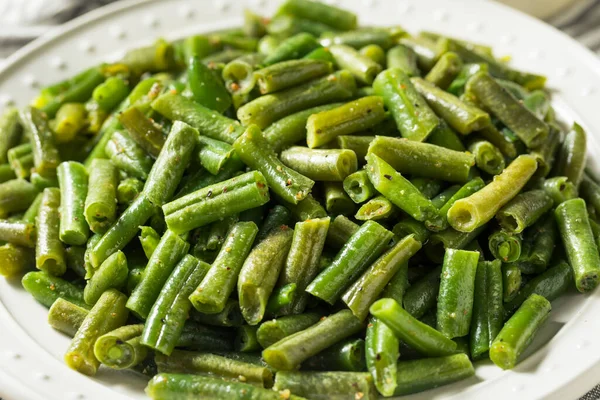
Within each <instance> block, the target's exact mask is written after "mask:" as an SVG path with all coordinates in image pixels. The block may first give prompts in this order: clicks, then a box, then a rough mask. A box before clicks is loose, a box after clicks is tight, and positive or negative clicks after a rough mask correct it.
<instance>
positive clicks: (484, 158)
mask: <svg viewBox="0 0 600 400" xmlns="http://www.w3.org/2000/svg"><path fill="white" fill-rule="evenodd" d="M469 151H470V152H471V153H473V155H474V156H475V165H477V168H479V169H480V170H482V171H483V172H485V173H487V174H490V175H498V174H499V173H501V172H502V170H504V167H505V166H506V165H505V163H504V155H503V154H502V152H500V150H499V149H498V148H497V147H496V146H494V145H493V144H491V143H490V142H488V141H487V140H481V139H475V140H473V141H471V142H470V143H469Z"/></svg>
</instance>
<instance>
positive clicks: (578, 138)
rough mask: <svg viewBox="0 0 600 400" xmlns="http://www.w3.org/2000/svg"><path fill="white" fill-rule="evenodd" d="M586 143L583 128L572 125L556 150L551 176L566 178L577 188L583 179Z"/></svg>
mask: <svg viewBox="0 0 600 400" xmlns="http://www.w3.org/2000/svg"><path fill="white" fill-rule="evenodd" d="M586 143H587V139H586V133H585V131H584V130H583V128H582V127H581V126H580V125H578V124H573V127H572V128H571V130H570V131H569V133H567V136H565V139H564V141H563V143H562V145H561V147H560V149H559V150H558V156H557V159H556V163H555V165H554V169H553V171H552V174H553V175H555V176H566V177H567V178H568V179H569V180H570V181H571V182H573V184H574V185H575V186H577V185H578V184H579V182H580V181H581V178H582V177H583V170H584V168H585V163H586V154H587V150H586V148H587V146H586Z"/></svg>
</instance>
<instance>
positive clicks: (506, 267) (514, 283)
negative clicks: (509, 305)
mask: <svg viewBox="0 0 600 400" xmlns="http://www.w3.org/2000/svg"><path fill="white" fill-rule="evenodd" d="M522 283H523V276H522V274H521V270H520V269H519V267H517V266H516V265H515V264H502V291H503V292H504V293H503V296H502V297H503V300H504V302H509V301H511V300H512V299H514V298H515V296H516V295H517V293H518V291H519V289H520V288H521V285H522Z"/></svg>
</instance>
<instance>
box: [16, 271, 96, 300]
mask: <svg viewBox="0 0 600 400" xmlns="http://www.w3.org/2000/svg"><path fill="white" fill-rule="evenodd" d="M21 284H22V285H23V288H25V290H26V291H27V292H29V294H31V295H32V296H33V298H34V299H36V300H37V301H38V302H40V303H41V304H43V305H44V306H46V307H50V306H51V305H52V303H54V302H55V301H56V299H58V298H63V299H65V300H68V301H70V302H71V303H74V304H76V305H78V306H80V307H83V308H89V306H88V305H87V304H86V302H85V301H83V289H82V288H81V287H79V286H77V285H75V284H73V283H71V282H69V281H66V280H64V279H61V278H58V277H56V276H52V275H49V274H48V273H46V272H43V271H35V272H28V273H27V274H25V275H24V276H23V279H22V280H21Z"/></svg>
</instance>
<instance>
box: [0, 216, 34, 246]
mask: <svg viewBox="0 0 600 400" xmlns="http://www.w3.org/2000/svg"><path fill="white" fill-rule="evenodd" d="M0 240H1V241H3V242H8V243H11V244H14V245H17V246H23V247H29V248H35V244H36V228H35V225H34V224H33V223H31V222H25V221H11V220H0Z"/></svg>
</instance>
